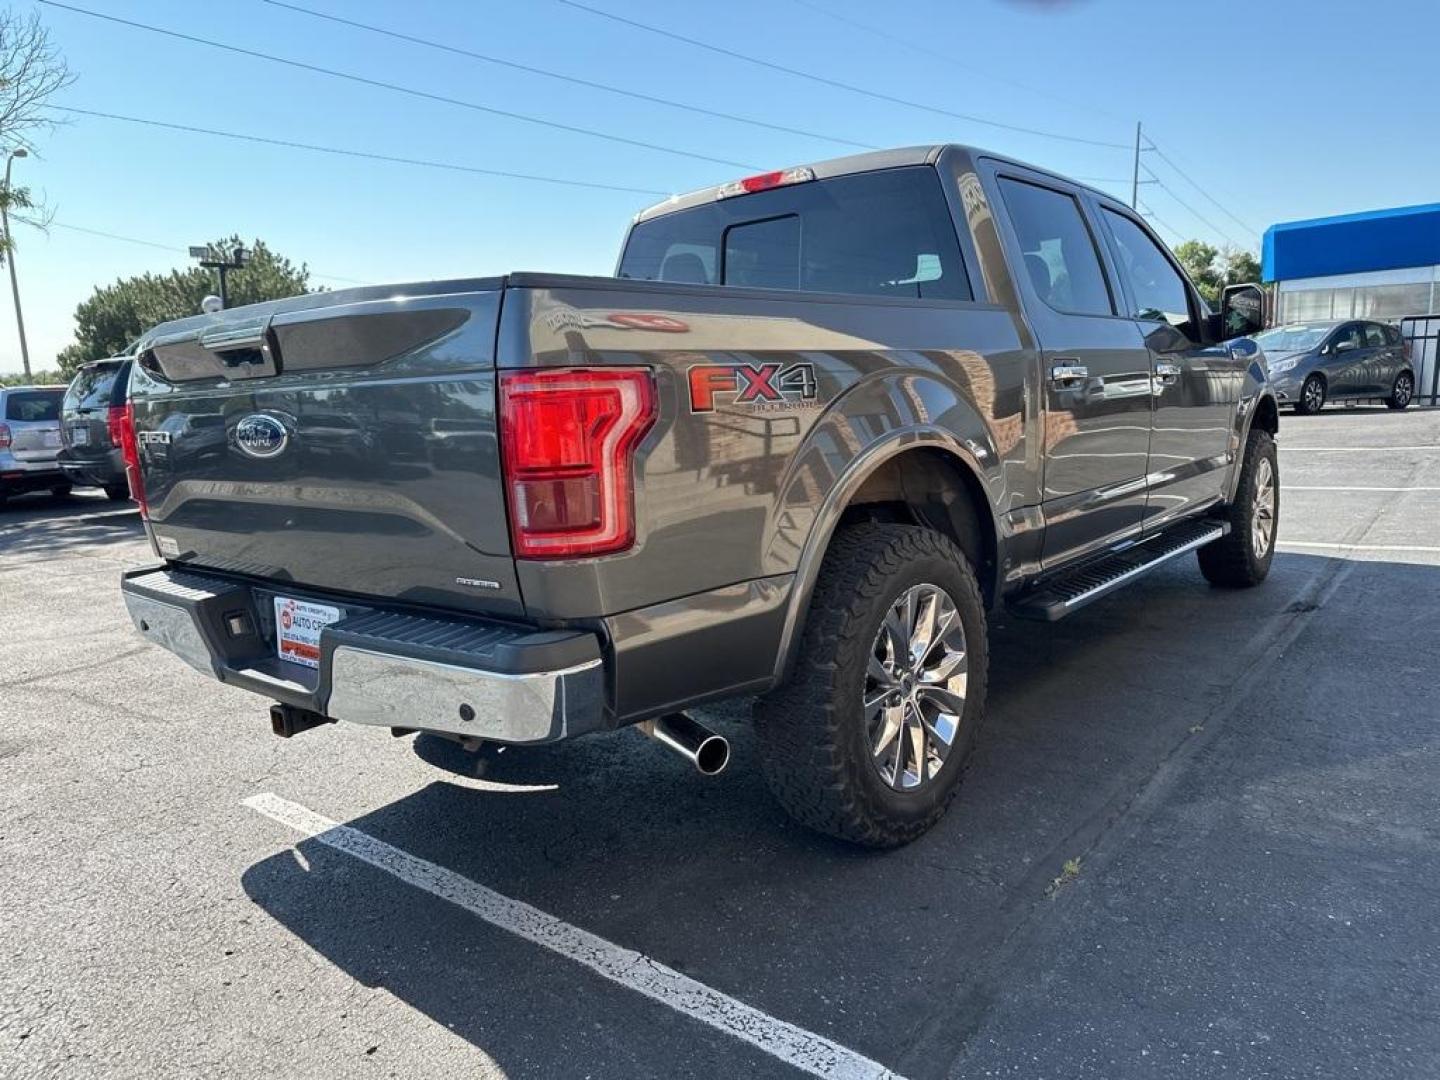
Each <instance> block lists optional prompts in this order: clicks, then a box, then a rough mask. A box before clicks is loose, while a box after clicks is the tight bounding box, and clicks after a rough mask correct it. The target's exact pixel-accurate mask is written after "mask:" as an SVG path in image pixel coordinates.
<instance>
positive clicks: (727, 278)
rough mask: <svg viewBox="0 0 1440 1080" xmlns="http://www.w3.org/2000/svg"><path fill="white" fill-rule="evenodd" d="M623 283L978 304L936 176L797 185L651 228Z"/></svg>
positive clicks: (640, 238) (623, 263)
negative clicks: (736, 287)
mask: <svg viewBox="0 0 1440 1080" xmlns="http://www.w3.org/2000/svg"><path fill="white" fill-rule="evenodd" d="M620 276H621V277H622V278H638V279H640V280H644V281H673V282H689V283H701V284H703V283H720V284H725V285H739V286H750V287H755V288H768V289H802V290H805V291H807V292H839V293H859V294H865V295H878V296H909V297H924V298H938V299H949V300H968V299H970V285H969V281H968V279H967V278H966V275H965V267H964V263H963V262H962V260H961V257H960V245H959V241H958V240H957V239H956V237H955V227H954V224H953V223H952V222H951V220H950V210H949V207H948V206H947V205H946V203H945V195H944V192H943V191H942V190H941V187H940V177H939V174H938V173H936V172H935V170H934V169H931V168H929V167H928V166H913V167H909V168H903V169H887V170H884V171H882V172H873V173H860V174H857V175H854V176H837V177H835V178H834V179H831V180H821V181H811V182H809V183H801V184H793V185H790V186H787V187H782V188H774V189H772V190H770V191H761V192H756V193H755V194H752V195H740V196H736V197H733V198H729V199H718V200H716V201H715V202H714V203H710V204H707V205H704V206H696V207H692V208H691V209H688V210H680V211H676V212H675V213H673V214H664V215H662V216H660V217H657V218H653V219H651V220H650V221H645V222H641V223H640V224H639V225H637V226H635V228H634V229H633V230H632V231H631V233H630V239H629V242H628V243H627V244H626V246H625V254H624V256H623V257H622V258H621V260H620Z"/></svg>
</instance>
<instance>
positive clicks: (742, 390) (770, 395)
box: [689, 364, 815, 413]
mask: <svg viewBox="0 0 1440 1080" xmlns="http://www.w3.org/2000/svg"><path fill="white" fill-rule="evenodd" d="M689 376H690V411H691V412H697V413H707V412H714V411H715V405H716V398H722V399H723V400H722V401H721V402H720V403H721V404H730V405H746V406H749V407H751V408H755V409H777V410H778V409H803V408H806V407H807V406H809V405H811V404H813V403H814V401H815V366H814V365H813V364H790V365H789V366H788V367H787V366H786V365H784V364H697V365H696V366H695V367H692V368H691V369H690V371H689Z"/></svg>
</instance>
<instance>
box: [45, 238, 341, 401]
mask: <svg viewBox="0 0 1440 1080" xmlns="http://www.w3.org/2000/svg"><path fill="white" fill-rule="evenodd" d="M239 244H240V238H239V237H238V236H232V237H228V238H227V239H224V240H221V241H219V242H218V243H216V244H213V245H212V246H213V247H216V248H220V249H223V250H231V249H234V248H235V247H237V246H238V245H239ZM226 287H227V290H228V292H229V294H230V295H229V302H230V305H231V306H232V307H239V306H241V305H242V304H255V303H259V302H260V301H262V300H279V299H282V298H284V297H286V296H299V295H300V294H301V293H306V292H311V291H312V290H311V287H310V271H309V268H308V267H306V266H305V264H304V263H301V264H300V265H299V266H296V265H295V264H294V263H292V262H291V261H290V260H289V259H287V258H284V257H283V256H281V255H277V254H276V253H275V252H273V251H271V250H270V249H269V248H268V247H266V246H265V243H264V241H262V240H256V241H255V243H254V244H253V245H252V247H251V254H250V261H249V263H247V264H246V265H245V266H244V268H242V269H240V270H232V271H230V273H229V276H228V277H227V278H226ZM215 291H216V282H215V277H214V275H213V274H212V273H211V272H210V271H209V270H206V269H205V268H204V267H201V266H192V267H187V268H186V269H184V270H172V271H170V272H169V273H168V274H140V275H138V276H137V277H129V278H121V279H120V280H119V281H116V282H115V284H113V285H105V286H102V287H100V288H97V289H96V290H95V293H94V295H93V296H91V297H90V299H88V300H86V301H84V302H83V303H82V304H80V306H79V307H77V308H76V309H75V343H74V344H73V345H69V346H67V347H66V348H64V349H62V350H61V351H60V355H59V356H58V357H57V358H56V359H57V361H58V362H59V364H60V370H61V371H63V372H65V373H66V374H67V375H69V374H71V373H73V372H74V371H75V369H76V368H77V367H79V366H80V365H81V364H84V363H88V362H89V361H91V360H99V359H102V358H103V357H106V356H115V355H118V354H119V353H122V352H124V351H125V350H126V349H127V348H129V346H130V345H131V344H132V343H133V342H134V341H135V339H136V338H138V337H139V336H140V335H141V334H143V333H144V332H145V331H146V330H149V329H150V328H151V327H153V326H155V325H157V324H158V323H162V322H169V321H170V320H171V319H183V318H185V317H187V316H190V315H198V314H199V313H200V303H201V301H203V300H204V299H205V297H206V296H208V295H210V294H211V293H213V292H215Z"/></svg>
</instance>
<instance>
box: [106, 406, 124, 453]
mask: <svg viewBox="0 0 1440 1080" xmlns="http://www.w3.org/2000/svg"><path fill="white" fill-rule="evenodd" d="M124 430H125V406H124V405H111V406H110V408H109V410H107V411H106V413H105V434H106V435H107V436H108V437H109V439H110V445H111V446H121V445H122V444H123V442H124V439H125V435H124Z"/></svg>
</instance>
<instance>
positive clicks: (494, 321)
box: [130, 279, 523, 614]
mask: <svg viewBox="0 0 1440 1080" xmlns="http://www.w3.org/2000/svg"><path fill="white" fill-rule="evenodd" d="M502 288H503V282H501V281H499V280H495V279H491V280H486V281H464V282H433V283H428V284H425V285H418V286H409V287H406V286H394V287H387V288H383V289H380V288H376V289H364V290H351V291H348V292H344V293H328V294H327V293H318V294H314V295H311V296H304V297H295V298H293V299H290V300H284V301H277V302H275V303H270V304H257V305H253V306H251V307H248V308H237V309H234V310H231V311H225V312H221V313H219V314H217V315H215V316H205V317H198V318H195V319H189V320H185V321H184V322H181V323H174V324H169V325H167V326H163V327H160V328H159V329H158V330H156V331H154V332H153V333H152V334H151V335H150V336H149V337H148V338H147V339H145V340H143V341H142V342H141V345H140V350H139V353H138V356H137V359H136V368H135V372H134V374H133V376H132V378H131V383H130V391H131V400H132V403H133V405H134V408H135V426H136V432H137V444H138V447H139V453H140V458H141V469H142V476H143V479H144V483H145V489H146V495H147V497H148V503H149V519H150V523H151V528H152V531H153V534H154V537H155V541H156V545H157V547H158V548H159V550H160V552H161V553H162V554H164V555H166V556H167V557H169V558H171V559H172V560H178V561H181V562H185V563H190V564H193V565H195V566H197V567H208V568H213V569H219V570H229V571H232V572H236V573H241V574H247V575H251V576H254V577H257V578H263V579H266V580H267V581H270V582H275V583H287V584H286V585H285V587H284V588H288V589H290V590H291V592H289V593H286V595H298V596H300V597H302V598H303V596H304V594H305V590H306V589H307V588H313V589H316V590H325V591H337V592H343V593H348V594H353V595H357V596H364V597H376V598H384V599H390V600H398V601H408V602H412V603H415V604H434V605H443V606H446V607H459V608H466V609H469V610H472V611H476V612H484V613H495V614H519V613H521V612H522V611H523V605H522V603H521V598H520V595H519V591H518V588H517V586H516V582H515V570H514V561H513V559H512V558H511V555H510V540H509V530H508V523H507V518H506V514H505V499H504V495H503V491H502V485H501V480H500V459H499V452H498V448H497V442H496V392H495V389H496V374H495V337H496V330H497V326H498V321H499V310H500V298H501V294H502ZM276 588H277V591H281V592H284V589H282V588H281V587H280V586H279V585H277V586H276Z"/></svg>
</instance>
